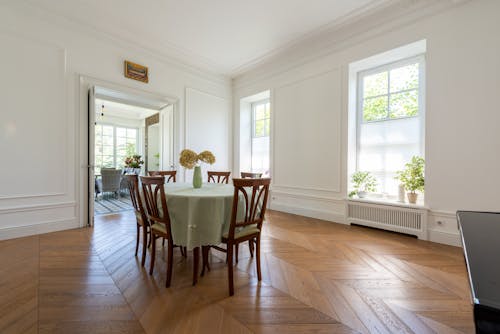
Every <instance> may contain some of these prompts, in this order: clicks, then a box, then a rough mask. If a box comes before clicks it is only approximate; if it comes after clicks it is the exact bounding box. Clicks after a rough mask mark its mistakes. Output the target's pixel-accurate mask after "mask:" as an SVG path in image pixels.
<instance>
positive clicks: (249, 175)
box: [241, 172, 262, 179]
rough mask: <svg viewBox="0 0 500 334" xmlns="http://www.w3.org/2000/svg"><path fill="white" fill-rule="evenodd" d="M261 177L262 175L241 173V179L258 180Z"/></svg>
mask: <svg viewBox="0 0 500 334" xmlns="http://www.w3.org/2000/svg"><path fill="white" fill-rule="evenodd" d="M261 177H262V173H251V172H241V178H242V179H246V178H250V179H260V178H261Z"/></svg>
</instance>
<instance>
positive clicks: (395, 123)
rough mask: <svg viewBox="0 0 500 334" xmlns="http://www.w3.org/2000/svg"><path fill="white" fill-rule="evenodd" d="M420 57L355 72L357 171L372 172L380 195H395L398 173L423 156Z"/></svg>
mask: <svg viewBox="0 0 500 334" xmlns="http://www.w3.org/2000/svg"><path fill="white" fill-rule="evenodd" d="M423 75H424V71H423V58H422V57H416V58H410V59H406V60H403V61H399V62H396V63H392V64H388V65H384V66H381V67H377V68H374V69H370V70H367V71H363V72H360V73H359V74H358V108H357V109H358V115H357V117H356V119H357V132H356V134H357V143H356V144H357V154H356V169H357V170H358V171H368V172H371V173H372V174H373V175H374V176H375V177H376V178H377V180H378V189H377V192H379V193H387V194H389V195H394V194H396V193H397V185H398V181H397V180H395V179H394V177H395V176H396V171H398V170H401V169H403V168H404V164H405V163H407V162H408V161H409V160H410V159H411V157H412V156H414V155H418V156H423V153H424V136H423V135H424V122H423V120H424V117H423V108H422V96H423V82H424V81H423Z"/></svg>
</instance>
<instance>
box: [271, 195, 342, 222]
mask: <svg viewBox="0 0 500 334" xmlns="http://www.w3.org/2000/svg"><path fill="white" fill-rule="evenodd" d="M270 209H271V210H275V211H281V212H287V213H291V214H294V215H299V216H304V217H311V218H316V219H322V220H326V221H330V222H333V223H338V224H344V225H345V224H346V222H345V216H344V215H343V214H341V213H338V212H333V211H325V210H319V209H311V208H305V207H300V206H296V205H294V206H291V205H286V204H279V203H275V202H273V201H271V204H270Z"/></svg>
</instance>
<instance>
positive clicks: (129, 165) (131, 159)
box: [124, 154, 144, 175]
mask: <svg viewBox="0 0 500 334" xmlns="http://www.w3.org/2000/svg"><path fill="white" fill-rule="evenodd" d="M124 163H125V172H126V173H127V174H128V173H132V174H137V175H139V174H140V172H141V166H142V165H143V164H144V160H141V156H140V155H138V154H134V155H130V156H128V157H126V158H125V161H124Z"/></svg>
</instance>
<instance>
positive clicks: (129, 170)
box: [123, 167, 141, 175]
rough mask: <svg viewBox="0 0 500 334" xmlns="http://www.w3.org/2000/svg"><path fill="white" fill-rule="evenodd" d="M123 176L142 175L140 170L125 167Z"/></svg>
mask: <svg viewBox="0 0 500 334" xmlns="http://www.w3.org/2000/svg"><path fill="white" fill-rule="evenodd" d="M123 174H135V175H140V174H141V169H140V168H132V167H125V168H123Z"/></svg>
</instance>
